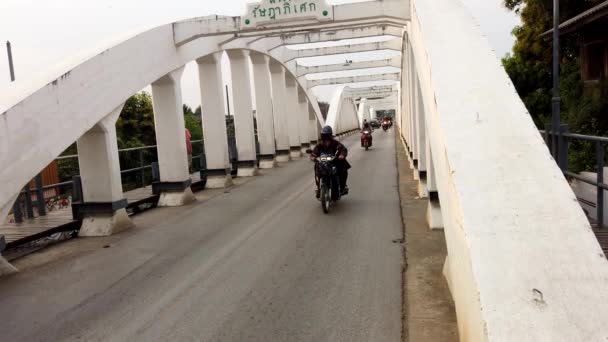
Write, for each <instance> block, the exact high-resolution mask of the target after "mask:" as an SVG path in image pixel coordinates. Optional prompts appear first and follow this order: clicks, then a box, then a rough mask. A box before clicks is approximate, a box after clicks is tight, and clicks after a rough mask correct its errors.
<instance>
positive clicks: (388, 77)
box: [307, 72, 401, 89]
mask: <svg viewBox="0 0 608 342" xmlns="http://www.w3.org/2000/svg"><path fill="white" fill-rule="evenodd" d="M400 79H401V73H398V72H395V73H390V74H378V75H363V76H349V77H337V78H323V79H319V80H308V81H307V86H308V88H309V89H310V88H314V87H318V86H322V85H334V84H351V83H363V82H377V81H399V80H400Z"/></svg>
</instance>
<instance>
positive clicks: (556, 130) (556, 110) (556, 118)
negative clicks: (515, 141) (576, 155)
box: [551, 0, 561, 160]
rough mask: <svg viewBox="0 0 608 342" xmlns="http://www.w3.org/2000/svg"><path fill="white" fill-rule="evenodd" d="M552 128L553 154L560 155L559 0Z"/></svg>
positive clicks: (555, 21) (556, 0)
mask: <svg viewBox="0 0 608 342" xmlns="http://www.w3.org/2000/svg"><path fill="white" fill-rule="evenodd" d="M551 104H552V107H551V130H552V131H553V144H552V145H553V156H554V158H555V159H556V160H557V159H558V158H559V156H560V154H559V152H560V146H559V142H560V139H559V136H560V134H561V127H560V126H561V118H560V115H561V113H560V112H561V98H560V96H559V0H553V98H552V99H551Z"/></svg>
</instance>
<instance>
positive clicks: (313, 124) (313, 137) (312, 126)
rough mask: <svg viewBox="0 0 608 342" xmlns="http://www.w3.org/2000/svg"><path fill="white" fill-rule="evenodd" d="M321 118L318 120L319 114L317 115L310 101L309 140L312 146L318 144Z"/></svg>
mask: <svg viewBox="0 0 608 342" xmlns="http://www.w3.org/2000/svg"><path fill="white" fill-rule="evenodd" d="M319 126H320V124H319V120H317V116H316V115H315V111H314V109H312V106H311V105H310V103H309V104H308V140H310V145H311V147H314V146H315V145H316V144H317V139H319Z"/></svg>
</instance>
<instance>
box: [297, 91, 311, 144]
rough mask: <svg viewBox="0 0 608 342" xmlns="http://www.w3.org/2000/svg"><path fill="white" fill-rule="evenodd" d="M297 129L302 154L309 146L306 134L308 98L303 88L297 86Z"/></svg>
mask: <svg viewBox="0 0 608 342" xmlns="http://www.w3.org/2000/svg"><path fill="white" fill-rule="evenodd" d="M298 105H299V106H298V110H297V115H296V116H297V119H298V129H299V132H300V145H301V148H302V154H306V150H307V149H309V148H310V139H309V135H308V126H309V124H308V120H310V114H309V111H308V107H309V104H308V98H307V97H306V93H305V92H304V90H303V89H301V88H299V87H298Z"/></svg>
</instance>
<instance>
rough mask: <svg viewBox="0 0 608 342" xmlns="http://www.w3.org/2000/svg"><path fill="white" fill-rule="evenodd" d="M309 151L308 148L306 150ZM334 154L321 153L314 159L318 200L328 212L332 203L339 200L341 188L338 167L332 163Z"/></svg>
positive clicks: (325, 211)
mask: <svg viewBox="0 0 608 342" xmlns="http://www.w3.org/2000/svg"><path fill="white" fill-rule="evenodd" d="M307 152H308V153H310V150H309V151H307ZM336 158H337V156H336V155H331V154H321V156H319V157H317V158H316V159H315V181H316V182H317V187H318V191H319V196H318V197H319V200H320V201H321V208H322V209H323V212H324V213H326V214H327V213H329V209H330V208H331V205H332V203H334V202H337V201H339V200H340V198H341V197H342V196H341V189H340V179H339V178H338V169H337V167H336V165H335V164H334V161H335V160H336Z"/></svg>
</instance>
